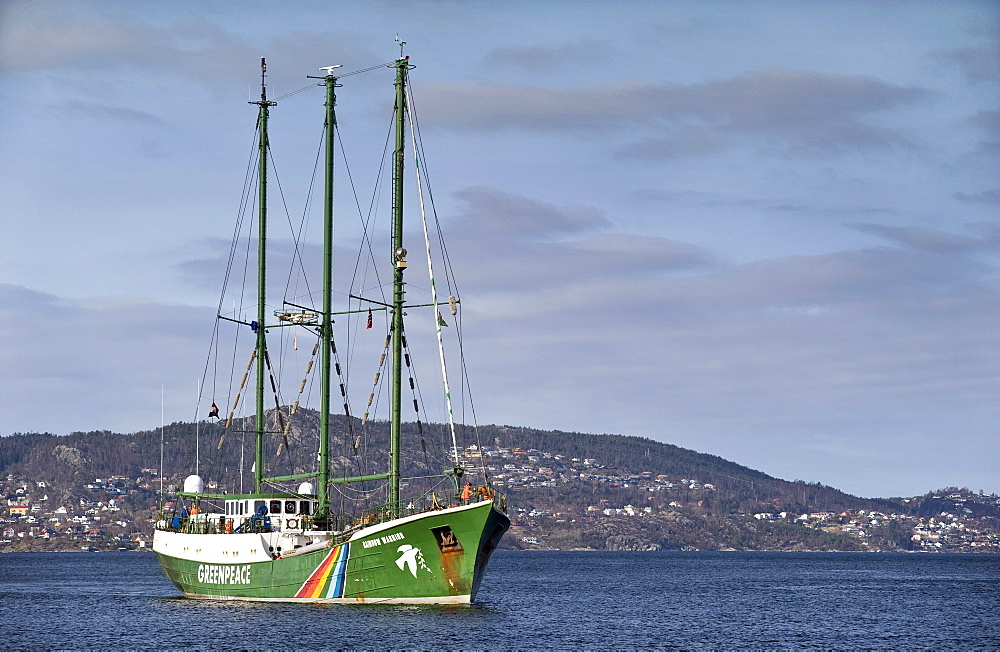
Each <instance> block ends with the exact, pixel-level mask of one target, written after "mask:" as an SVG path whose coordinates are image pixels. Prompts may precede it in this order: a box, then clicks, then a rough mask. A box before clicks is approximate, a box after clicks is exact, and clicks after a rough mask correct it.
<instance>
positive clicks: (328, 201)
mask: <svg viewBox="0 0 1000 652" xmlns="http://www.w3.org/2000/svg"><path fill="white" fill-rule="evenodd" d="M339 67H340V66H329V67H327V68H324V70H326V77H325V78H324V82H323V83H324V84H325V85H326V121H325V124H324V127H325V132H326V165H325V166H324V168H325V173H324V181H323V188H324V191H323V192H324V194H323V313H322V320H323V321H322V323H321V324H320V347H321V348H322V355H321V356H320V417H319V476H318V477H317V479H316V484H317V487H316V491H317V493H316V499H317V501H318V502H319V505H318V507H317V510H316V519H317V520H320V521H322V520H325V519H326V518H327V517H328V516H329V512H330V499H329V494H328V489H329V484H330V463H329V455H330V367H331V361H332V358H333V318H332V313H333V163H334V156H333V154H334V150H333V147H334V139H335V137H336V134H335V131H336V128H337V115H336V112H335V110H334V107H335V106H336V104H337V93H336V87H337V85H338V84H337V78H336V77H334V76H333V71H334V69H335V68H339Z"/></svg>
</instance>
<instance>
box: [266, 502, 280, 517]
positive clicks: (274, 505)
mask: <svg viewBox="0 0 1000 652" xmlns="http://www.w3.org/2000/svg"><path fill="white" fill-rule="evenodd" d="M267 511H269V512H270V513H272V514H280V513H281V501H280V500H272V501H271V505H270V507H268V510H267Z"/></svg>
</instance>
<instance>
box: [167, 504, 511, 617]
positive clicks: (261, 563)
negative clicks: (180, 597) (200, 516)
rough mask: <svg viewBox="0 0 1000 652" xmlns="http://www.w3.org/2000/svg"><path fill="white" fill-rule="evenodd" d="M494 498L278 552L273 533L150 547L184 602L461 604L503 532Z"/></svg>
mask: <svg viewBox="0 0 1000 652" xmlns="http://www.w3.org/2000/svg"><path fill="white" fill-rule="evenodd" d="M509 526H510V521H509V519H508V518H507V516H506V515H505V514H504V513H503V512H502V511H500V510H499V509H498V508H497V507H496V506H495V505H494V504H493V502H492V501H482V502H479V503H474V504H471V505H463V506H458V507H450V508H447V509H442V510H436V511H430V512H424V513H421V514H416V515H413V516H406V517H403V518H397V519H393V520H390V521H386V522H383V523H378V524H376V525H372V526H370V527H365V528H363V529H360V530H358V531H357V532H355V533H353V535H351V536H350V537H349V538H347V539H345V540H338V538H336V537H331V538H329V539H326V540H322V539H321V540H320V541H318V542H315V543H312V544H308V545H305V546H302V547H300V548H295V549H292V550H286V551H285V553H284V554H279V553H275V552H274V549H276V548H277V546H274V545H273V544H274V543H276V542H280V539H279V537H280V534H279V533H233V534H226V533H217V534H216V533H213V534H196V533H188V532H174V531H170V530H157V532H156V535H155V537H154V546H153V549H154V551H155V552H156V554H157V555H158V557H159V559H160V564H161V565H162V566H163V570H164V572H165V573H166V575H167V577H168V578H169V579H170V581H171V582H173V583H174V585H175V586H176V587H177V588H178V589H179V590H180V591H181V592H182V593H183V594H184V595H185V596H187V597H189V598H202V599H213V600H255V601H278V602H312V603H369V602H388V603H409V604H421V603H423V604H467V603H470V602H472V601H474V600H475V598H476V593H477V591H478V589H479V582H480V579H481V578H482V574H483V571H484V569H485V567H486V564H487V562H488V561H489V558H490V554H491V553H492V552H493V550H494V549H495V548H496V546H497V544H498V543H499V541H500V538H501V537H502V536H503V533H504V532H505V531H506V530H507V528H508V527H509Z"/></svg>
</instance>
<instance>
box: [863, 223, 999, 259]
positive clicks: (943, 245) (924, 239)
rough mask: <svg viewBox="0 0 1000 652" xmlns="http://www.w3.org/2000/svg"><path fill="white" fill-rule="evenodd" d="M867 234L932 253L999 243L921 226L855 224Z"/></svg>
mask: <svg viewBox="0 0 1000 652" xmlns="http://www.w3.org/2000/svg"><path fill="white" fill-rule="evenodd" d="M853 227H854V228H855V229H857V230H859V231H863V232H865V233H874V234H876V235H880V236H882V237H884V238H888V239H890V240H893V241H895V242H898V243H900V244H904V245H906V246H907V247H911V248H913V249H920V250H923V251H927V252H930V253H939V254H955V253H968V252H974V251H982V250H984V249H996V248H997V243H996V242H993V241H990V240H988V239H983V238H975V237H972V236H964V235H956V234H954V233H945V232H943V231H938V230H936V229H928V228H925V227H919V226H886V225H884V224H854V225H853Z"/></svg>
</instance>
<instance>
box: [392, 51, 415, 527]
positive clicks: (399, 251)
mask: <svg viewBox="0 0 1000 652" xmlns="http://www.w3.org/2000/svg"><path fill="white" fill-rule="evenodd" d="M394 65H395V66H396V143H395V150H394V152H393V167H392V234H393V235H392V255H393V267H394V268H393V278H392V389H391V391H392V401H391V404H392V405H391V409H392V417H391V420H390V441H389V505H388V507H389V512H390V515H391V516H393V517H395V516H397V515H398V514H399V477H400V440H401V430H402V427H401V420H402V419H401V414H402V410H401V405H402V393H403V392H402V386H403V295H404V284H403V271H404V270H405V269H406V249H404V248H403V159H404V157H405V154H406V151H405V150H406V74H407V72H408V71H409V67H410V57H402V58H400V59H397V60H396V63H395V64H394Z"/></svg>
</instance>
